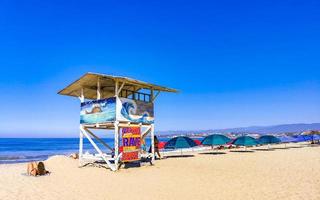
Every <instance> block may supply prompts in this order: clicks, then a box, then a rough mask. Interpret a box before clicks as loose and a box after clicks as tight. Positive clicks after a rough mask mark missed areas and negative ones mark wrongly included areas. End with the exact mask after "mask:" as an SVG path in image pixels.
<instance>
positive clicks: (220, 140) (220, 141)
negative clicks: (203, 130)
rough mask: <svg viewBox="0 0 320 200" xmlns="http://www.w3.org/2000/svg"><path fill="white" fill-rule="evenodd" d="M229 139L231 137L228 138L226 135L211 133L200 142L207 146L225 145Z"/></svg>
mask: <svg viewBox="0 0 320 200" xmlns="http://www.w3.org/2000/svg"><path fill="white" fill-rule="evenodd" d="M230 141H231V139H230V138H228V137H227V136H224V135H221V134H213V135H208V136H207V137H205V138H204V139H203V140H202V142H201V143H202V144H203V145H207V146H216V145H225V144H227V143H228V142H230Z"/></svg>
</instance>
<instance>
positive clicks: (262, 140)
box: [258, 135, 281, 144]
mask: <svg viewBox="0 0 320 200" xmlns="http://www.w3.org/2000/svg"><path fill="white" fill-rule="evenodd" d="M258 142H259V144H276V143H280V142H281V141H280V139H279V138H277V137H275V136H273V135H263V136H260V137H259V138H258Z"/></svg>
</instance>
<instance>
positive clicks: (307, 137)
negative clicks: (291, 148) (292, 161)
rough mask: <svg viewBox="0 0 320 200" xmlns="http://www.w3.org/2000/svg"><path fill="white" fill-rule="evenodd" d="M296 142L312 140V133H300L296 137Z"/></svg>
mask: <svg viewBox="0 0 320 200" xmlns="http://www.w3.org/2000/svg"><path fill="white" fill-rule="evenodd" d="M295 139H296V142H306V141H311V140H313V136H312V135H298V136H296V137H295Z"/></svg>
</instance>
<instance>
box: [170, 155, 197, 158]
mask: <svg viewBox="0 0 320 200" xmlns="http://www.w3.org/2000/svg"><path fill="white" fill-rule="evenodd" d="M190 157H194V155H174V156H166V157H165V158H190Z"/></svg>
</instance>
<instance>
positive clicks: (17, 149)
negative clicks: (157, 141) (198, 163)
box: [0, 138, 166, 164]
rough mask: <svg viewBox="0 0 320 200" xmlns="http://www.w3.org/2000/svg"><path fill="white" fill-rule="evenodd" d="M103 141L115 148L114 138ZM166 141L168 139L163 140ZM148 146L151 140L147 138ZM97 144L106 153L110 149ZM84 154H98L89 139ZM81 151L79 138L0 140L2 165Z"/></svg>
mask: <svg viewBox="0 0 320 200" xmlns="http://www.w3.org/2000/svg"><path fill="white" fill-rule="evenodd" d="M103 140H104V141H105V142H106V143H107V144H108V145H110V146H111V147H112V148H113V146H114V144H113V141H114V140H113V139H112V138H103ZM161 141H166V139H161ZM146 143H147V145H148V144H150V138H146ZM96 144H97V145H98V146H99V147H100V148H101V150H104V151H105V152H110V150H109V149H107V148H105V147H104V146H102V145H100V143H99V142H98V141H96ZM83 146H84V153H85V152H89V153H97V152H96V151H95V149H94V148H93V146H92V145H91V144H90V142H89V141H88V140H87V139H84V141H83ZM78 151H79V138H0V164H10V163H21V162H30V161H39V160H46V159H48V157H50V156H53V155H70V154H71V153H77V152H78Z"/></svg>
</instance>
